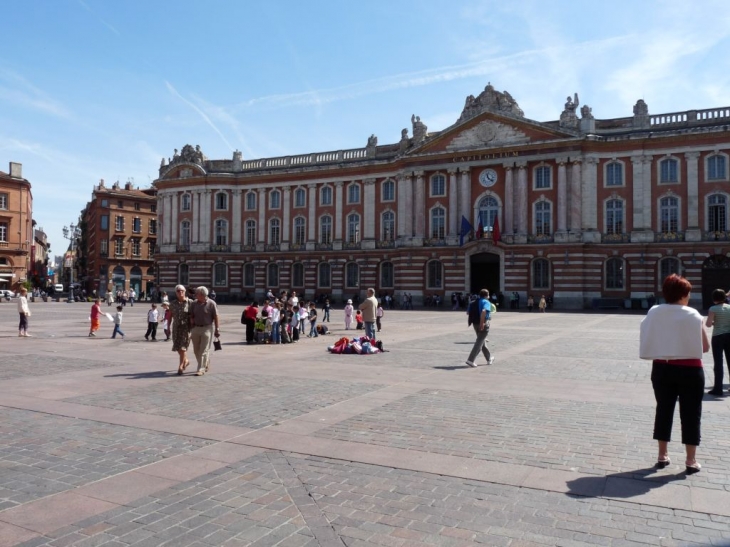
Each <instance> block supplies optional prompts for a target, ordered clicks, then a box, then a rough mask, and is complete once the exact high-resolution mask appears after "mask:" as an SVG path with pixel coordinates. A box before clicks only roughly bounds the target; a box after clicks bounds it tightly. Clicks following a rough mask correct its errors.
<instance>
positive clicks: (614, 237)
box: [601, 234, 631, 243]
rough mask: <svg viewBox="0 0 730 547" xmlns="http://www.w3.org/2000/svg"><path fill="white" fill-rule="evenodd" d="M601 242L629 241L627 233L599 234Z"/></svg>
mask: <svg viewBox="0 0 730 547" xmlns="http://www.w3.org/2000/svg"><path fill="white" fill-rule="evenodd" d="M601 243H631V236H630V235H629V234H601Z"/></svg>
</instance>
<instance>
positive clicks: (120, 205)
mask: <svg viewBox="0 0 730 547" xmlns="http://www.w3.org/2000/svg"><path fill="white" fill-rule="evenodd" d="M117 207H118V208H119V209H124V202H123V201H122V200H121V199H120V200H119V201H117Z"/></svg>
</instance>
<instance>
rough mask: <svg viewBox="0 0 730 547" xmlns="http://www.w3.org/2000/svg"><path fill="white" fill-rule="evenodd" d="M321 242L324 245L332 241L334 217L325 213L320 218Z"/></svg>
mask: <svg viewBox="0 0 730 547" xmlns="http://www.w3.org/2000/svg"><path fill="white" fill-rule="evenodd" d="M319 242H320V243H322V244H323V245H329V244H330V243H332V217H331V216H328V215H325V216H323V217H322V218H320V219H319Z"/></svg>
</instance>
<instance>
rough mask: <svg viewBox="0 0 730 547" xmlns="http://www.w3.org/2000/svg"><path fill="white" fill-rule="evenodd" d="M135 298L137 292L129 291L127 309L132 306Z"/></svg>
mask: <svg viewBox="0 0 730 547" xmlns="http://www.w3.org/2000/svg"><path fill="white" fill-rule="evenodd" d="M135 298H137V292H136V291H135V290H134V289H131V290H130V291H129V307H130V308H131V307H133V306H134V299H135Z"/></svg>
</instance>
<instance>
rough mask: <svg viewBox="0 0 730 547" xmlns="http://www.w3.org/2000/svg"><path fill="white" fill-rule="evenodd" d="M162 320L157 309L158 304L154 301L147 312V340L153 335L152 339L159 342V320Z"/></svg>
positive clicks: (145, 336) (145, 337)
mask: <svg viewBox="0 0 730 547" xmlns="http://www.w3.org/2000/svg"><path fill="white" fill-rule="evenodd" d="M159 320H160V312H159V311H157V304H155V303H154V302H153V303H152V307H151V308H150V310H149V311H148V312H147V333H146V334H145V335H144V339H145V340H149V339H150V336H152V341H153V342H157V322H158V321H159Z"/></svg>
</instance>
